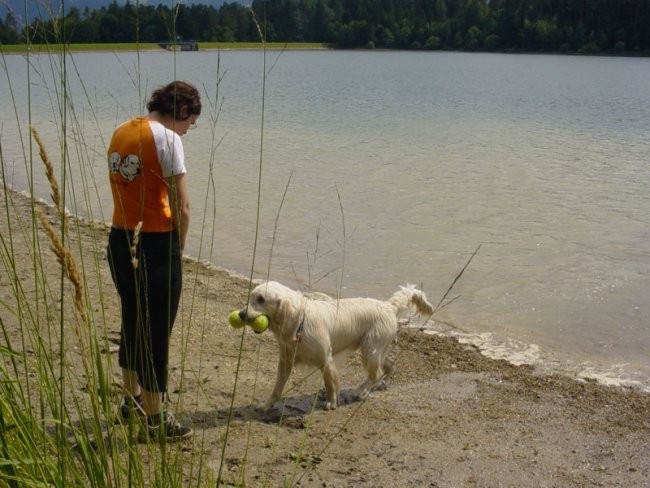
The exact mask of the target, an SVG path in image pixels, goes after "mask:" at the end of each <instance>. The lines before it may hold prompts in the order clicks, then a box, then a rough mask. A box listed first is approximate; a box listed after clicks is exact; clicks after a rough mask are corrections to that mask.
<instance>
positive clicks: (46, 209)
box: [0, 25, 363, 487]
mask: <svg viewBox="0 0 650 488" xmlns="http://www.w3.org/2000/svg"><path fill="white" fill-rule="evenodd" d="M258 27H260V38H261V43H260V45H261V46H262V48H263V50H264V65H263V70H262V72H263V75H262V76H263V79H262V90H263V92H262V106H261V107H260V111H261V116H262V117H261V124H260V130H259V132H260V139H259V144H260V151H259V161H258V164H259V173H258V178H259V179H258V186H257V201H256V211H257V215H258V220H259V214H260V210H261V207H262V205H265V204H266V203H264V202H262V200H261V198H260V195H261V183H262V178H263V167H264V164H265V156H264V146H265V142H264V134H265V128H264V110H265V108H264V101H265V98H266V95H265V88H266V83H267V79H266V76H267V74H268V73H269V72H270V71H271V70H272V69H273V68H274V67H275V66H276V63H277V60H278V59H279V57H280V56H281V54H282V49H280V50H279V52H276V54H275V55H276V56H277V58H276V60H275V62H274V63H271V64H270V67H269V66H267V57H266V56H267V55H266V52H267V47H269V48H277V46H267V44H266V42H265V40H264V35H263V31H264V29H263V26H259V25H258ZM63 41H64V40H63V39H62V42H61V43H60V44H57V45H49V46H46V47H45V48H43V49H44V52H46V53H47V56H46V58H45V59H46V63H48V64H46V65H45V66H44V67H43V66H40V65H39V66H38V67H39V68H40V71H39V70H36V69H35V67H36V64H37V63H40V62H42V60H43V57H42V56H41V57H40V58H39V60H38V61H36V60H34V59H32V55H31V53H32V52H33V50H32V47H33V46H31V45H30V44H29V42H28V41H27V42H26V43H25V45H24V46H23V48H24V51H23V52H24V53H25V65H26V69H27V73H28V75H27V76H28V79H29V77H30V76H31V73H32V72H35V73H37V74H36V76H37V77H39V80H38V81H37V82H38V83H42V84H47V83H48V82H47V81H46V78H47V79H49V77H47V76H45V74H43V73H45V72H46V71H49V73H50V74H51V78H53V79H54V80H55V84H54V85H53V86H50V85H47V86H48V92H49V94H50V106H51V111H52V118H53V120H54V123H55V124H56V126H57V130H56V134H57V141H58V146H55V147H47V145H46V142H44V141H43V140H42V138H41V135H40V132H39V127H37V126H33V127H32V118H31V115H30V116H28V117H27V125H28V126H29V130H27V131H25V129H24V122H23V121H24V118H23V116H22V114H20V115H19V114H18V111H16V124H17V125H18V126H19V128H20V129H19V134H20V135H21V137H22V136H23V134H24V133H26V137H24V138H23V140H22V142H20V145H21V147H22V161H23V163H24V166H25V173H26V174H27V175H28V183H27V187H28V188H29V192H30V195H31V197H32V198H31V199H30V200H29V202H30V205H29V207H28V209H27V210H26V211H25V209H24V206H23V204H22V203H20V202H19V200H18V199H19V197H18V196H17V195H16V194H14V193H13V192H12V191H11V189H10V188H9V187H8V185H7V182H8V181H10V180H11V177H10V175H6V174H5V168H7V167H9V164H7V163H8V161H6V160H5V157H4V155H3V151H2V148H3V144H4V143H6V142H7V141H5V140H3V133H2V129H1V128H0V163H1V164H0V167H1V169H2V174H1V175H0V177H1V179H2V185H3V186H2V198H3V207H2V216H1V217H0V225H1V228H2V233H0V261H1V263H2V274H1V277H0V280H6V282H5V283H3V285H9V286H10V289H11V294H10V295H9V296H2V297H0V311H1V313H0V330H1V332H2V340H1V341H0V358H1V359H2V360H1V361H0V486H4V485H7V486H10V487H30V486H34V487H36V486H39V487H40V486H56V487H64V486H65V487H69V486H93V487H131V486H156V487H188V486H196V487H203V486H221V485H223V484H225V483H226V480H228V483H229V484H235V485H238V486H239V485H241V486H243V485H245V484H246V483H247V469H249V467H250V465H251V463H254V462H256V461H255V460H253V459H251V458H249V452H250V449H251V447H252V446H253V443H254V442H256V440H255V439H256V438H257V437H256V435H255V434H256V429H258V428H259V424H258V423H256V422H255V421H254V419H253V416H252V415H253V414H252V411H250V412H248V411H247V412H248V413H247V417H246V418H245V419H244V420H245V425H246V428H245V431H244V433H245V436H246V439H245V446H244V450H243V454H242V459H241V462H240V463H239V466H240V467H239V471H238V472H237V473H236V474H234V475H233V474H232V473H226V468H227V465H226V461H227V460H228V457H229V454H228V445H229V438H230V436H231V435H232V432H233V431H232V430H231V427H232V422H233V419H234V412H235V411H236V409H237V405H236V401H237V400H238V399H239V397H238V393H239V390H240V389H241V386H240V384H239V383H238V379H239V374H240V371H241V369H242V366H243V363H242V361H243V359H242V358H243V356H242V353H243V351H244V350H245V349H246V348H251V347H253V348H256V350H255V356H256V365H255V367H256V374H257V373H260V369H261V365H264V364H267V363H268V361H269V359H270V360H271V361H273V362H275V358H266V359H264V358H262V357H261V356H260V341H253V340H251V338H250V335H247V334H246V333H245V329H242V335H241V337H240V338H239V350H238V351H237V364H236V371H235V379H234V382H233V386H232V392H231V396H230V398H231V400H230V405H229V409H228V415H227V420H226V424H225V426H224V431H223V433H222V434H221V435H220V444H219V459H217V462H216V463H214V462H212V461H213V460H208V459H207V457H206V455H205V451H206V449H205V448H206V447H207V446H206V445H205V443H206V439H205V436H204V435H202V433H201V431H200V430H199V429H197V430H198V432H196V435H195V438H194V440H193V441H192V442H193V444H192V449H190V451H191V454H189V455H188V453H187V452H186V451H187V450H188V449H187V448H186V446H184V445H183V444H178V445H166V444H164V443H163V444H157V443H154V444H139V443H137V442H136V440H135V433H136V429H137V425H135V422H129V423H126V424H122V423H115V417H116V411H117V407H118V405H119V402H120V399H121V396H122V395H123V391H122V389H121V386H120V385H119V384H118V383H115V382H114V381H113V378H114V377H115V376H116V373H115V372H116V371H117V370H118V368H117V365H116V364H114V359H113V357H112V356H111V352H114V350H115V337H114V336H112V335H111V333H110V330H111V328H113V329H114V325H115V323H116V322H117V321H119V310H118V309H116V307H115V300H114V298H113V299H112V300H111V299H110V298H109V297H111V296H113V297H114V295H115V290H114V289H113V288H112V286H110V285H107V283H110V275H109V274H108V265H107V263H106V261H105V260H104V259H103V253H104V251H103V248H104V247H105V244H106V232H107V230H106V227H105V226H104V225H103V224H92V222H93V221H95V220H99V221H104V220H106V219H105V218H104V216H103V214H101V211H100V215H94V212H95V210H93V209H94V208H95V206H94V205H93V203H92V201H93V200H94V199H99V197H98V195H99V191H98V186H100V185H102V184H104V183H98V181H102V182H103V181H104V180H105V175H104V168H105V163H104V160H105V148H106V145H107V141H106V140H105V139H103V138H100V140H99V142H98V143H97V144H98V145H99V147H95V146H93V145H92V144H91V143H89V141H88V136H87V132H88V131H89V127H88V124H89V123H88V122H87V117H86V118H85V117H84V116H85V115H87V111H86V108H85V107H84V108H83V109H80V108H79V107H77V106H75V100H76V98H74V97H73V96H71V95H72V93H70V90H71V88H70V86H71V81H72V80H73V79H74V80H75V81H76V82H77V83H78V86H80V87H81V88H80V90H81V91H82V93H81V96H82V97H83V99H84V100H85V101H86V102H87V105H88V107H90V108H89V109H88V110H89V113H90V119H91V123H92V124H93V125H94V126H95V128H97V129H99V128H100V123H99V121H98V117H97V110H99V109H97V110H96V109H95V105H96V104H95V98H94V97H93V95H92V93H91V90H88V89H87V88H86V86H85V84H84V83H83V74H82V73H80V72H79V70H78V69H77V67H76V64H75V61H74V55H73V54H72V53H71V52H70V46H69V45H67V44H66V43H65V42H63ZM146 47H147V46H144V45H136V49H137V50H138V51H139V49H140V48H146ZM258 47H259V46H258ZM283 47H289V48H290V47H291V46H283ZM3 49H4V47H3ZM3 53H4V51H0V54H2V55H3V56H4V54H3ZM175 55H176V54H174V56H175ZM173 59H174V61H172V63H174V66H173V71H174V75H176V72H175V57H174V58H173ZM5 66H6V64H5ZM5 71H6V69H5ZM136 71H137V72H136V73H135V75H133V74H129V76H132V79H131V81H132V82H133V84H134V88H135V89H136V90H137V92H138V100H139V106H140V107H142V105H143V102H142V99H143V97H142V94H143V93H145V92H147V93H148V90H146V89H145V88H146V87H143V86H141V84H142V81H141V78H140V67H139V63H138V66H137V70H136ZM218 72H219V75H218V77H217V79H216V80H215V84H214V86H211V87H203V91H204V95H205V96H204V100H205V101H206V102H207V103H206V108H208V109H209V110H208V111H207V112H208V118H209V123H210V128H211V135H212V141H211V147H212V151H211V153H210V157H209V173H208V174H209V177H208V178H207V181H206V182H205V188H202V189H200V190H201V191H202V192H203V193H202V199H203V209H204V212H203V214H202V215H201V217H200V223H199V225H200V229H201V233H200V243H199V249H200V251H199V255H198V256H197V258H198V260H199V261H209V262H214V261H215V249H214V248H213V242H214V239H213V236H214V234H215V232H216V231H217V227H218V226H217V221H216V216H217V214H218V212H217V208H216V206H217V205H216V198H215V194H216V192H217V191H218V186H217V184H216V183H215V178H216V177H215V172H216V170H217V167H216V166H217V165H216V160H217V158H216V155H217V153H218V150H219V145H220V143H221V139H220V138H219V137H218V136H217V134H218V125H219V114H220V112H221V103H222V93H221V92H220V87H221V80H222V76H225V74H222V72H221V70H220V69H219V70H218ZM39 73H40V75H39ZM6 75H7V80H8V82H10V80H11V78H10V77H9V74H8V73H6ZM166 81H168V80H160V82H161V83H162V82H166ZM28 84H29V85H31V81H28ZM12 93H14V90H13V89H12ZM75 95H78V96H79V94H78V93H75ZM27 98H28V100H27V106H28V110H29V111H31V95H30V92H29V90H28V91H27ZM14 102H15V101H14ZM15 105H16V104H15V103H14V106H15ZM81 110H83V113H80V111H81ZM30 113H31V112H30ZM205 113H206V112H204V114H205ZM203 119H205V115H204V117H202V120H203ZM116 122H119V121H116ZM99 132H101V130H99ZM224 137H225V136H224ZM33 145H35V147H33ZM97 161H101V163H100V164H95V166H93V163H96V162H97ZM96 168H101V169H100V171H101V174H100V175H96V174H95V171H96ZM73 172H74V173H75V174H76V175H79V177H78V178H72V177H71V173H73ZM43 178H45V180H46V181H47V184H48V188H49V190H48V192H49V193H50V201H51V206H45V205H42V204H40V203H38V202H37V199H36V197H38V196H42V195H38V194H37V193H38V192H37V191H36V185H35V182H36V181H38V180H42V179H43ZM290 183H291V178H289V181H288V182H287V185H286V188H285V191H284V193H283V195H281V197H280V201H279V203H278V205H277V206H278V210H277V217H276V225H275V229H274V233H273V242H272V244H271V248H270V250H269V264H268V271H267V274H269V273H270V269H271V264H270V263H271V260H272V254H273V243H274V242H275V238H276V232H277V229H278V222H279V221H280V219H281V211H282V206H283V203H284V201H285V197H286V195H287V192H289V191H290ZM106 184H107V183H106ZM200 196H201V193H200V192H199V189H193V198H198V197H200ZM338 198H339V207H340V211H341V239H340V241H339V242H340V249H339V250H338V251H340V252H341V255H342V259H341V265H340V267H339V268H338V269H336V270H327V271H325V274H324V275H323V274H318V273H316V271H315V268H316V266H315V264H316V261H317V260H318V258H319V255H320V252H321V250H320V248H319V246H320V242H319V236H318V233H317V235H316V236H315V245H314V249H313V251H312V252H309V251H308V252H307V261H308V264H309V266H308V268H309V277H308V282H309V285H315V284H317V283H318V281H319V280H321V279H322V278H323V277H324V276H327V275H328V274H331V273H334V272H339V273H340V277H341V278H340V279H339V280H337V286H338V288H339V292H340V290H341V289H342V287H343V282H342V280H343V276H344V272H343V271H344V267H345V243H346V239H347V235H346V228H345V210H344V202H343V198H342V196H341V195H340V194H338ZM68 207H70V209H69V208H68ZM74 215H87V216H89V220H90V221H91V224H90V225H88V224H85V223H82V222H81V221H80V220H79V219H78V218H74ZM258 228H259V222H257V224H256V228H255V229H254V231H255V236H256V237H255V243H256V245H255V248H254V252H253V255H252V256H251V270H250V278H252V276H253V270H254V265H255V260H256V253H257V252H258V251H257V229H258ZM88 232H90V242H84V239H86V235H87V233H88ZM89 249H90V252H88V250H89ZM51 256H55V257H56V260H57V262H58V267H57V273H56V278H55V279H53V278H52V276H53V274H52V269H51V264H49V263H50V260H49V259H48V258H49V257H51ZM196 269H197V271H196V273H197V275H198V273H199V271H198V269H199V268H198V267H197V268H196ZM196 278H198V276H197V277H196ZM202 278H203V277H202ZM205 280H207V281H204V282H203V284H204V285H205V286H207V287H208V288H209V287H210V284H211V283H210V281H209V280H210V278H209V276H207V277H206V278H205ZM251 282H252V280H251ZM198 283H199V279H195V280H194V288H193V289H191V290H190V293H187V291H188V290H185V293H184V295H183V298H182V303H181V309H180V313H179V317H178V319H177V325H176V326H175V329H174V334H175V335H179V336H180V343H181V353H180V357H181V360H180V365H178V366H179V372H180V374H179V386H178V394H177V395H175V399H174V402H175V405H174V409H178V410H181V411H182V410H183V405H186V404H188V403H191V401H195V402H196V401H197V399H198V397H199V396H200V395H202V394H204V393H203V392H202V391H201V382H200V381H198V382H195V383H192V384H193V385H194V384H196V387H195V389H194V390H192V389H189V388H187V387H186V383H187V384H190V382H189V381H187V380H188V378H190V377H192V378H194V377H196V378H201V377H203V376H204V374H205V375H207V374H209V372H207V371H206V372H205V373H204V371H203V369H202V368H204V364H205V362H204V358H206V359H207V358H208V357H209V356H210V355H212V354H214V351H210V350H208V348H207V345H206V344H205V343H204V341H205V337H206V336H207V335H208V334H210V333H212V334H213V333H214V332H213V331H208V330H207V329H205V328H206V327H208V326H210V324H208V320H207V317H208V316H209V310H208V309H207V308H208V305H209V301H208V297H207V294H206V295H202V294H201V293H200V292H199V290H198ZM196 324H201V325H198V327H201V328H202V329H201V333H200V334H198V337H200V341H199V342H198V343H196V342H194V343H191V342H190V334H189V328H190V326H191V325H192V326H195V327H196ZM190 357H191V358H192V359H195V360H196V358H197V357H198V364H199V369H198V371H196V370H193V371H188V370H187V363H188V360H189V358H190ZM311 374H314V372H309V373H307V375H306V377H305V378H303V380H304V381H306V378H307V377H309V376H310V375H311ZM298 383H299V384H300V382H298ZM252 387H253V389H254V390H255V389H256V388H257V376H256V378H255V381H254V383H253V386H252ZM255 393H256V392H255V391H253V393H252V396H253V397H255V396H256V395H255ZM317 397H318V388H316V390H315V391H313V392H312V401H311V404H310V411H309V412H307V414H306V421H305V428H304V431H303V432H302V434H301V439H300V443H299V445H298V448H297V449H296V450H294V451H292V452H291V453H287V455H288V456H289V457H290V460H291V462H290V463H289V468H288V471H287V473H286V474H285V476H284V478H283V479H282V481H281V482H282V484H283V485H284V486H294V485H296V484H298V483H299V482H300V481H301V480H302V479H303V477H304V476H305V475H306V473H308V472H309V471H310V470H312V469H317V466H318V465H319V463H320V462H321V461H322V460H323V459H324V457H325V456H326V455H327V451H328V450H329V449H330V448H331V446H332V445H333V443H334V441H335V439H336V438H337V437H338V436H339V434H340V433H341V432H342V431H343V430H344V429H345V428H346V427H347V426H348V425H349V423H350V422H351V421H352V420H353V419H354V417H355V415H356V414H357V413H358V412H359V411H360V409H361V408H362V407H363V402H360V403H359V404H357V405H355V406H353V407H352V408H351V409H350V411H349V415H348V416H347V418H346V420H345V421H344V422H343V425H341V426H339V427H338V428H337V429H334V432H333V433H331V434H330V435H329V437H328V438H327V439H325V442H321V443H320V444H319V449H318V451H317V452H315V453H311V454H310V453H309V450H308V447H307V446H308V441H309V438H310V435H311V433H312V425H313V424H312V422H313V418H312V415H313V412H314V409H315V407H316V403H317ZM282 421H283V414H282V415H280V418H279V422H282ZM276 432H277V435H278V436H280V435H281V432H282V431H281V430H278V431H276ZM269 445H270V446H272V449H271V450H272V456H273V455H277V454H278V452H277V451H278V450H281V449H283V447H282V446H281V445H280V442H278V441H277V439H271V440H269ZM209 461H211V462H209ZM277 483H278V480H276V479H274V478H273V477H272V476H271V474H270V473H268V474H267V475H266V476H264V477H262V478H261V479H260V480H259V485H260V486H275V485H276V484H277Z"/></svg>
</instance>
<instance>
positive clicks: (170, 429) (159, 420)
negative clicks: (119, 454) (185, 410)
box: [138, 412, 194, 442]
mask: <svg viewBox="0 0 650 488" xmlns="http://www.w3.org/2000/svg"><path fill="white" fill-rule="evenodd" d="M192 434H194V431H193V430H192V428H191V427H187V426H185V425H181V423H180V422H179V421H178V420H176V419H175V418H174V416H173V415H172V414H171V413H169V412H163V413H162V414H156V415H147V421H146V423H144V425H142V428H141V429H140V433H139V434H138V440H139V441H140V442H147V441H148V440H151V439H159V440H162V439H164V440H166V441H167V442H177V441H182V440H184V439H189V438H190V437H192Z"/></svg>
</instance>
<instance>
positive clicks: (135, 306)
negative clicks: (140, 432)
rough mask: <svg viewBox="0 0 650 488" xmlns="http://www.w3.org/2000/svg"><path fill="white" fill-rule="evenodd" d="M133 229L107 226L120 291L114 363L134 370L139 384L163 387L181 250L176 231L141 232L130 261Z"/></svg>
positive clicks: (152, 389)
mask: <svg viewBox="0 0 650 488" xmlns="http://www.w3.org/2000/svg"><path fill="white" fill-rule="evenodd" d="M132 242H133V231H129V230H124V229H117V228H115V227H113V228H111V231H110V233H109V236H108V263H109V266H110V269H111V276H112V278H113V282H114V283H115V287H116V288H117V292H118V294H119V296H120V301H121V308H122V326H121V334H120V350H119V356H118V357H119V365H120V367H121V368H124V369H128V370H131V371H135V372H136V373H137V375H138V381H139V383H140V385H141V386H142V388H144V389H145V390H147V391H150V392H165V391H167V374H168V371H167V368H168V363H169V338H170V336H171V331H172V327H173V325H174V320H175V319H176V313H177V311H178V304H179V302H180V297H181V287H182V272H181V251H180V243H179V239H178V233H177V232H176V231H171V232H141V233H140V235H139V242H138V246H137V248H136V249H135V257H136V258H137V260H138V261H137V267H134V266H133V264H132V259H131V258H132V256H131V245H132Z"/></svg>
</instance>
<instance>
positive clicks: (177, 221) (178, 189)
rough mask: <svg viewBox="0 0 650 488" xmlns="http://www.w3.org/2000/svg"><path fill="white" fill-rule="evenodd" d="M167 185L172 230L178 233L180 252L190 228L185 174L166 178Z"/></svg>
mask: <svg viewBox="0 0 650 488" xmlns="http://www.w3.org/2000/svg"><path fill="white" fill-rule="evenodd" d="M166 181H167V184H168V185H169V206H170V207H171V210H172V221H173V223H174V229H176V230H177V231H178V235H179V238H180V244H181V252H182V251H183V250H184V249H185V239H186V237H187V230H188V229H189V226H190V199H189V195H188V192H187V182H186V179H185V173H183V174H179V175H174V176H170V177H169V178H166Z"/></svg>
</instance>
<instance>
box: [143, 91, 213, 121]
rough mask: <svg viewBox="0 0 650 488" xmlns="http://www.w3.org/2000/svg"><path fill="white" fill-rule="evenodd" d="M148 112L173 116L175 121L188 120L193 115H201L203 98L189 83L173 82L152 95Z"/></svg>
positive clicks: (148, 104)
mask: <svg viewBox="0 0 650 488" xmlns="http://www.w3.org/2000/svg"><path fill="white" fill-rule="evenodd" d="M147 110H149V112H154V111H155V112H158V113H160V114H161V115H171V116H172V117H174V119H175V120H187V119H188V118H190V117H191V116H192V115H196V116H199V115H201V97H200V96H199V92H198V90H197V89H196V88H194V86H192V85H190V84H189V83H186V82H185V81H172V82H171V83H170V84H168V85H167V86H164V87H162V88H158V89H157V90H155V91H154V92H153V93H152V94H151V99H150V100H149V102H148V103H147Z"/></svg>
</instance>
